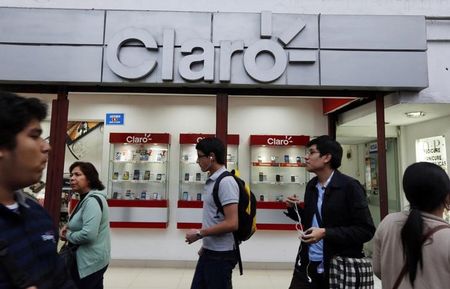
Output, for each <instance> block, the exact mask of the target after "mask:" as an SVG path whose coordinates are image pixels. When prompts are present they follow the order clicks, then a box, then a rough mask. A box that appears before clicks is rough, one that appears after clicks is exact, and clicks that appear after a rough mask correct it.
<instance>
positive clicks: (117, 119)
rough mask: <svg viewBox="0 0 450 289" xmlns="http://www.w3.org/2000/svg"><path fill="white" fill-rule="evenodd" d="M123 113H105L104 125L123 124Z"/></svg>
mask: <svg viewBox="0 0 450 289" xmlns="http://www.w3.org/2000/svg"><path fill="white" fill-rule="evenodd" d="M124 120H125V115H124V114H123V113H107V114H106V122H105V123H106V125H123V122H124Z"/></svg>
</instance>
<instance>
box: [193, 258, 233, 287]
mask: <svg viewBox="0 0 450 289" xmlns="http://www.w3.org/2000/svg"><path fill="white" fill-rule="evenodd" d="M236 263H237V257H236V252H235V251H226V252H218V251H211V250H206V249H202V253H201V255H200V258H199V259H198V262H197V267H196V268H195V273H194V278H193V280H192V285H191V289H232V288H233V285H232V283H231V274H232V271H233V268H234V266H236Z"/></svg>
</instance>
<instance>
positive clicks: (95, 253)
mask: <svg viewBox="0 0 450 289" xmlns="http://www.w3.org/2000/svg"><path fill="white" fill-rule="evenodd" d="M70 186H71V188H72V190H73V191H74V192H77V193H79V194H80V202H79V203H78V205H77V207H76V208H75V209H74V211H73V212H74V214H72V215H71V216H70V220H69V223H68V224H67V226H64V227H63V228H62V229H61V232H60V235H61V239H63V240H68V241H69V243H71V244H73V245H76V246H78V249H77V251H76V255H77V267H78V272H76V273H74V274H73V276H72V277H73V279H74V281H75V283H76V284H77V286H78V288H80V289H103V275H104V273H105V272H106V269H107V268H108V264H109V260H110V253H111V238H110V230H109V214H108V204H107V202H106V193H104V192H100V191H102V190H104V189H105V186H104V185H103V184H102V182H101V181H100V180H99V177H98V172H97V170H96V169H95V167H94V165H92V164H91V163H89V162H75V163H73V164H72V165H71V166H70ZM77 273H78V274H77Z"/></svg>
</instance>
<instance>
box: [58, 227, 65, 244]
mask: <svg viewBox="0 0 450 289" xmlns="http://www.w3.org/2000/svg"><path fill="white" fill-rule="evenodd" d="M66 235H67V225H64V226H63V227H62V228H61V230H59V238H60V239H61V240H63V241H67V239H66Z"/></svg>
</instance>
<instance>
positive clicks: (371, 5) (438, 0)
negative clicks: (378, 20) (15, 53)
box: [0, 0, 450, 16]
mask: <svg viewBox="0 0 450 289" xmlns="http://www.w3.org/2000/svg"><path fill="white" fill-rule="evenodd" d="M0 6H4V7H40V8H82V9H122V10H172V11H219V12H261V11H263V10H271V11H273V12H284V13H286V12H288V13H304V14H317V13H326V14H367V15H370V14H395V15H433V16H438V15H441V16H443V15H448V14H449V10H450V8H449V3H448V1H446V0H341V1H335V0H321V1H317V0H302V1H299V0H277V1H275V0H246V1H242V0H229V1H222V0H194V1H183V0H166V1H145V0H128V1H122V0H95V1H94V0H91V1H89V0H67V1H61V0H21V1H17V0H0Z"/></svg>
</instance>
